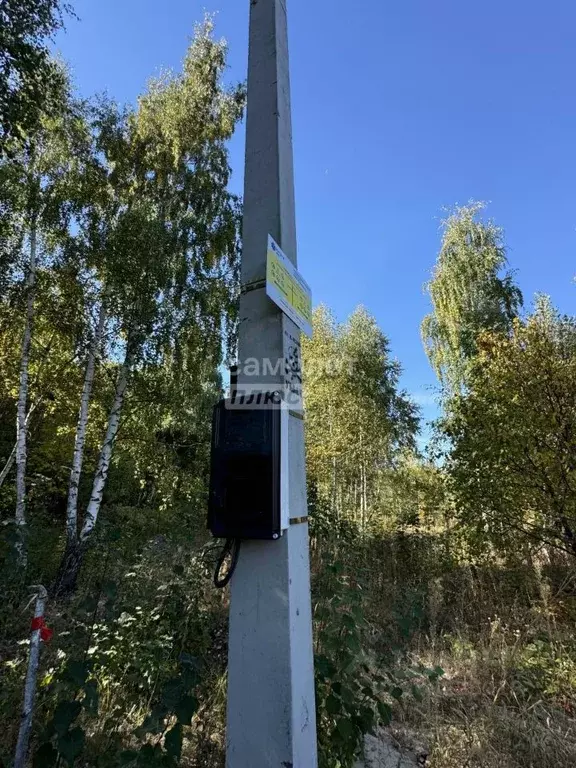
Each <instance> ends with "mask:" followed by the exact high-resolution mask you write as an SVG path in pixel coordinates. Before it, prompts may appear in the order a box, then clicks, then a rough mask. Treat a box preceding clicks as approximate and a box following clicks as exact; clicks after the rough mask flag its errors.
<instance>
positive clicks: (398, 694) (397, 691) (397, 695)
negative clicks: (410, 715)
mask: <svg viewBox="0 0 576 768" xmlns="http://www.w3.org/2000/svg"><path fill="white" fill-rule="evenodd" d="M403 694H404V691H403V690H402V688H399V687H398V686H397V685H395V686H394V688H392V690H391V691H390V696H392V698H394V699H397V700H398V701H400V699H401V698H402V696H403Z"/></svg>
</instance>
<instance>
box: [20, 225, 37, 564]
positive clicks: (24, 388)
mask: <svg viewBox="0 0 576 768" xmlns="http://www.w3.org/2000/svg"><path fill="white" fill-rule="evenodd" d="M35 285H36V223H35V222H33V223H32V226H31V228H30V261H29V263H28V278H27V285H26V325H25V328H24V338H23V339H22V358H21V363H20V389H19V392H18V408H17V420H16V514H15V521H16V525H17V526H18V527H19V529H22V528H23V527H24V526H25V525H26V460H27V445H26V435H27V424H26V403H27V399H28V367H29V363H30V347H31V345H32V329H33V326H34V293H35V291H34V288H35ZM18 549H19V552H20V557H21V559H23V557H24V555H23V550H22V545H21V544H20V546H19V548H18Z"/></svg>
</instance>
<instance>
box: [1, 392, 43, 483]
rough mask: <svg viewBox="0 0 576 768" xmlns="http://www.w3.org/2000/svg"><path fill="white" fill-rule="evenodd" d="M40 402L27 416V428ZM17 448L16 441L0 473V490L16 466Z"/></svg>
mask: <svg viewBox="0 0 576 768" xmlns="http://www.w3.org/2000/svg"><path fill="white" fill-rule="evenodd" d="M40 402H41V400H39V401H38V402H37V403H34V405H33V406H32V407H31V408H30V410H29V411H28V415H27V416H26V428H28V425H29V424H30V417H31V416H32V414H33V413H34V411H35V410H36V408H38V406H39V405H40ZM17 446H18V442H17V441H16V442H15V443H14V447H13V448H12V451H11V453H10V456H8V458H7V459H6V464H4V467H3V469H2V472H0V488H1V487H2V484H3V483H4V480H6V478H7V477H8V474H9V473H10V470H11V469H12V467H13V465H14V460H15V459H16V448H17Z"/></svg>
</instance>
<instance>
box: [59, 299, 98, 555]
mask: <svg viewBox="0 0 576 768" xmlns="http://www.w3.org/2000/svg"><path fill="white" fill-rule="evenodd" d="M105 322H106V303H105V300H104V299H103V300H102V304H101V306H100V313H99V315H98V324H97V326H96V332H95V334H94V338H93V340H92V343H91V344H90V349H89V351H88V360H87V362H86V373H85V376H84V387H83V389H82V399H81V400H80V412H79V414H78V423H77V425H76V438H75V440H74V454H73V457H72V469H71V471H70V484H69V486H68V503H67V506H66V540H67V542H68V544H75V543H76V541H77V538H78V488H79V485H80V475H81V474H82V462H83V460H84V446H85V444H86V430H87V427H88V407H89V405H90V397H91V395H92V386H93V384H94V372H95V370H96V358H97V355H98V353H99V351H100V347H101V343H102V336H103V334H104V324H105Z"/></svg>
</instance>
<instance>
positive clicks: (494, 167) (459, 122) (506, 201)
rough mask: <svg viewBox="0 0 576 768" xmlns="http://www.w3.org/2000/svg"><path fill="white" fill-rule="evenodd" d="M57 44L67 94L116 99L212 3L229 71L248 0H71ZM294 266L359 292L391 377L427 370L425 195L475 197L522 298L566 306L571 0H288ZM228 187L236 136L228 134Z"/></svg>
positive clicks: (319, 293)
mask: <svg viewBox="0 0 576 768" xmlns="http://www.w3.org/2000/svg"><path fill="white" fill-rule="evenodd" d="M73 4H74V6H75V8H76V12H77V13H78V15H79V16H80V21H79V22H75V21H69V22H68V30H67V32H66V33H65V34H64V35H61V36H59V38H58V40H57V47H58V49H59V50H60V51H61V52H62V54H63V55H64V57H65V58H66V59H67V60H68V61H69V62H70V64H71V65H72V69H73V71H74V75H75V79H76V82H77V85H78V87H79V89H80V91H81V92H82V93H83V94H84V95H86V96H87V95H89V94H92V93H94V92H96V91H102V90H104V89H106V90H107V91H108V92H109V93H110V95H113V96H115V97H116V98H117V99H119V100H121V101H134V99H135V98H136V96H137V94H138V93H139V92H140V91H141V90H142V88H143V87H144V85H145V82H146V80H147V78H148V77H149V76H150V75H152V74H154V73H156V72H157V71H158V70H159V68H161V67H173V68H176V67H178V66H179V63H180V60H181V58H182V56H183V54H184V52H185V49H186V46H187V42H188V39H189V37H190V35H191V34H192V29H193V24H194V22H195V21H196V20H199V19H200V18H201V17H202V16H203V12H204V10H209V11H218V17H217V33H218V34H219V35H222V36H224V37H226V38H227V40H228V42H229V45H230V65H231V68H230V73H229V76H230V78H231V79H244V78H245V75H246V61H247V25H248V8H249V0H202V2H197V1H196V0H187V1H185V0H162V2H160V0H154V2H153V1H152V0H114V2H113V1H112V0H76V1H75V2H73ZM288 11H289V15H290V35H291V55H292V91H293V108H294V140H295V160H296V184H297V189H296V194H297V207H298V228H299V267H300V270H301V272H302V273H303V274H304V276H305V277H306V279H307V281H308V282H309V283H310V284H311V285H312V288H313V291H314V300H315V302H316V303H319V302H324V303H326V304H328V305H329V306H330V307H331V308H332V309H333V310H334V312H335V313H336V315H337V317H338V318H339V319H342V320H343V319H345V317H346V316H347V315H348V314H349V313H350V312H351V311H352V310H353V309H354V307H355V306H356V305H357V304H360V303H362V304H364V305H365V306H366V307H367V308H368V309H369V310H370V311H371V312H372V313H373V314H374V315H375V316H376V318H377V319H378V322H379V323H380V325H381V327H382V328H383V330H384V331H385V332H386V333H387V334H388V335H389V337H390V339H391V342H392V349H393V353H394V355H395V356H396V357H398V358H399V360H400V361H401V363H402V365H403V368H404V375H403V385H404V387H405V388H406V389H407V390H408V391H410V392H411V393H413V394H414V395H415V396H416V399H417V400H420V401H421V402H422V403H424V406H425V407H424V409H423V410H424V415H425V416H432V415H433V414H434V410H435V409H434V406H433V405H430V404H426V401H427V399H428V398H429V396H430V392H431V388H432V387H433V386H434V385H435V378H434V375H433V374H432V372H431V370H430V367H429V365H428V362H427V359H426V357H425V355H424V353H423V350H422V345H421V342H420V335H419V325H420V321H421V319H422V317H423V315H424V314H425V313H426V311H427V301H426V298H425V296H424V294H423V291H422V285H423V283H424V282H425V280H426V279H427V277H428V275H429V272H430V269H431V267H432V265H433V263H434V260H435V256H436V253H437V250H438V245H439V223H440V218H441V216H442V208H443V207H444V206H450V205H453V204H454V203H457V202H458V203H465V202H467V201H468V200H469V199H470V198H475V199H480V200H487V201H490V202H491V205H490V207H489V212H490V214H491V215H492V217H493V218H495V220H496V221H497V222H498V223H499V224H500V225H502V226H503V227H504V228H505V230H506V239H507V243H508V246H509V259H510V262H511V265H512V267H513V268H514V269H517V270H518V278H519V282H520V285H521V287H522V289H523V291H524V293H525V296H526V298H527V299H529V300H530V299H531V297H532V295H533V293H534V292H535V291H544V292H546V293H550V294H551V296H552V298H553V300H554V301H555V303H556V304H557V305H558V306H559V307H560V308H561V309H562V310H563V311H566V312H571V313H572V312H573V311H574V305H575V301H576V285H574V284H573V283H572V277H573V275H574V274H575V273H576V262H575V259H574V251H575V246H576V186H575V185H576V100H575V98H574V74H575V72H576V45H575V44H574V39H575V38H574V35H575V31H576V4H575V3H574V0H551V2H547V3H542V2H536V0H483V2H481V3H480V2H477V3H472V2H466V1H463V0H434V1H433V0H388V1H385V0H354V1H353V2H350V1H349V0H348V1H347V2H344V0H288ZM232 159H233V166H234V168H235V171H236V175H235V180H234V186H235V187H236V188H237V189H241V184H242V163H243V136H242V135H241V134H239V135H238V136H237V137H236V139H235V140H234V142H233V145H232Z"/></svg>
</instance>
